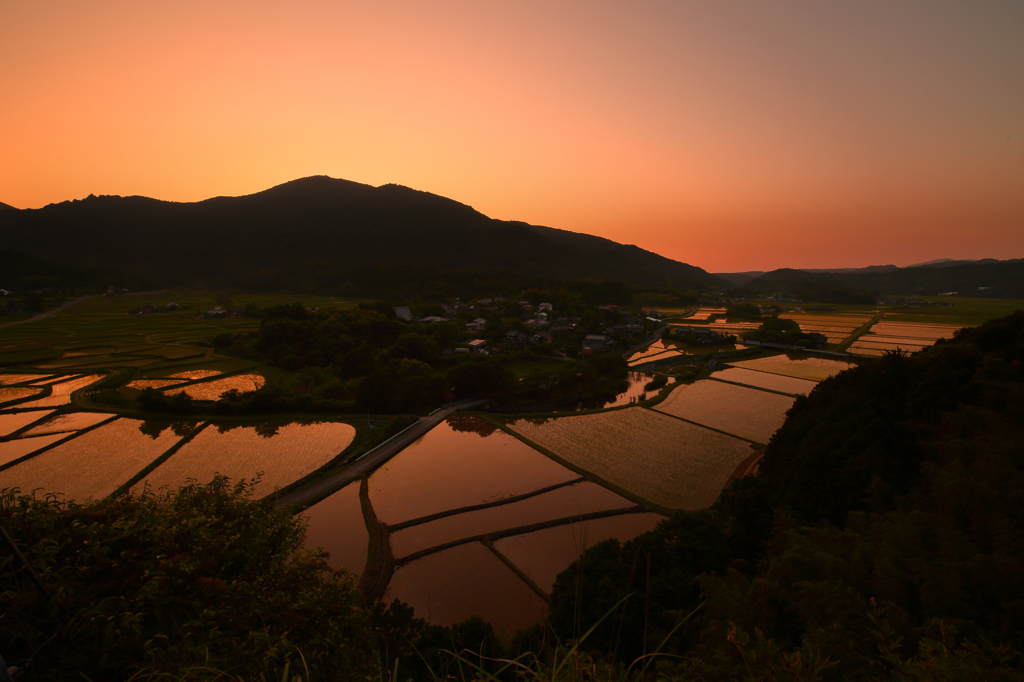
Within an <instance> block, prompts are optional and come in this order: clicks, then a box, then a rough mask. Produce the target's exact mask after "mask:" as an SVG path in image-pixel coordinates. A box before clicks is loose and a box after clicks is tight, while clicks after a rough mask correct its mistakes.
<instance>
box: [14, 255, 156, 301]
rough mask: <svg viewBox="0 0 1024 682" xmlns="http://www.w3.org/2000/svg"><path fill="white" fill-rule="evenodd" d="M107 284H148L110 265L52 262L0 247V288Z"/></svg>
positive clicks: (136, 286)
mask: <svg viewBox="0 0 1024 682" xmlns="http://www.w3.org/2000/svg"><path fill="white" fill-rule="evenodd" d="M110 285H114V286H119V287H129V288H131V289H140V288H149V287H150V286H151V283H150V282H149V281H148V280H146V279H145V278H141V277H126V276H125V275H124V273H121V272H118V271H116V270H114V269H112V268H95V267H88V266H82V265H68V264H65V263H54V262H53V261H49V260H45V259H43V258H37V257H36V256H29V255H26V254H23V253H15V252H13V251H4V250H0V289H7V290H9V291H14V292H15V293H26V292H31V291H36V290H39V289H46V288H49V287H55V288H58V289H62V290H66V291H71V290H75V289H79V288H83V287H85V288H87V289H96V288H104V287H107V286H110Z"/></svg>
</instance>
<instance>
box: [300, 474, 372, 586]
mask: <svg viewBox="0 0 1024 682" xmlns="http://www.w3.org/2000/svg"><path fill="white" fill-rule="evenodd" d="M302 517H303V518H304V519H305V521H306V542H305V545H306V548H307V549H314V548H316V547H321V548H323V549H324V550H325V551H327V552H329V553H330V555H331V556H330V558H329V559H328V560H327V563H328V564H330V566H331V568H333V569H334V570H340V569H345V570H346V571H348V572H349V573H354V574H355V575H356V576H359V575H360V574H362V572H363V568H364V566H365V565H366V553H367V547H368V546H369V541H370V535H369V533H368V532H367V530H366V522H365V521H364V520H363V510H362V507H361V505H360V501H359V481H356V482H355V483H349V484H348V485H347V486H345V487H344V488H342V489H341V490H339V491H338V492H336V493H334V494H333V495H331V496H329V497H327V498H325V499H323V500H321V501H320V502H317V503H316V504H314V505H313V506H312V507H310V508H309V509H307V510H306V511H304V512H302Z"/></svg>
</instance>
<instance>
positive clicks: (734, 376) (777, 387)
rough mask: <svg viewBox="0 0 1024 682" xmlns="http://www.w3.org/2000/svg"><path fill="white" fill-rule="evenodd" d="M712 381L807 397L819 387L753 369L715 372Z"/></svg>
mask: <svg viewBox="0 0 1024 682" xmlns="http://www.w3.org/2000/svg"><path fill="white" fill-rule="evenodd" d="M711 378H712V379H719V380H721V381H730V382H732V383H734V384H744V385H746V386H754V387H756V388H767V389H768V390H770V391H779V392H781V393H789V394H790V395H807V394H809V393H810V392H811V391H812V390H814V387H815V386H817V385H818V382H816V381H809V380H807V379H797V378H795V377H786V376H782V375H781V374H769V373H768V372H757V371H755V370H752V369H743V368H741V367H730V368H729V369H723V370H721V371H718V372H715V373H714V374H712V375H711Z"/></svg>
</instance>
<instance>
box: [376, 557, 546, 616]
mask: <svg viewBox="0 0 1024 682" xmlns="http://www.w3.org/2000/svg"><path fill="white" fill-rule="evenodd" d="M394 599H399V600H401V601H403V602H405V603H406V604H408V605H409V606H412V607H413V609H415V612H416V617H417V618H423V619H424V620H426V621H427V622H428V623H430V624H431V625H453V624H455V623H459V622H461V621H464V620H466V619H467V618H469V617H470V616H480V617H481V618H483V619H484V620H486V621H488V622H490V623H492V624H493V625H494V626H495V628H496V629H499V630H501V631H504V633H505V634H506V635H511V634H512V633H514V632H515V631H516V630H519V629H521V628H525V627H528V626H530V625H533V624H534V623H537V622H539V621H540V620H541V618H542V617H543V615H544V610H545V606H546V604H545V602H544V601H543V600H542V599H541V598H540V597H539V596H538V595H537V594H536V593H535V592H534V591H533V590H532V589H530V588H529V587H528V586H527V584H526V583H525V582H523V581H522V580H521V579H520V578H519V576H517V575H516V574H515V573H514V572H513V571H512V570H511V569H510V568H509V567H508V566H506V565H505V564H504V563H503V562H502V561H501V560H500V559H499V558H498V557H497V556H495V555H494V553H493V552H491V551H490V550H489V549H487V548H486V547H485V546H484V545H482V544H480V543H478V542H473V543H468V544H465V545H459V546H458V547H453V548H451V549H448V550H445V551H443V552H438V553H437V554H431V555H429V556H425V557H423V558H422V559H419V560H417V561H414V562H412V563H410V564H407V565H405V566H401V567H399V568H398V570H396V571H395V575H394V577H392V578H391V582H390V583H389V584H388V588H387V591H386V592H385V595H384V601H385V602H391V601H392V600H394Z"/></svg>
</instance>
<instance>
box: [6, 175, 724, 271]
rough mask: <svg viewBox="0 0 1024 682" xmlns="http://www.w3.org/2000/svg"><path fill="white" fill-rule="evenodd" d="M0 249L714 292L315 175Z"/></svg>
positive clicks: (542, 237)
mask: <svg viewBox="0 0 1024 682" xmlns="http://www.w3.org/2000/svg"><path fill="white" fill-rule="evenodd" d="M0 243H3V244H4V246H5V248H8V249H10V250H13V251H18V252H22V253H26V254H30V255H34V256H39V257H43V258H47V259H50V260H54V261H59V262H64V263H72V264H76V265H84V266H90V267H116V268H118V269H120V270H125V271H127V272H135V273H145V274H146V275H147V276H149V277H151V278H154V279H156V280H159V281H160V282H162V283H164V284H189V285H190V284H203V285H216V286H235V285H239V286H246V285H247V283H248V284H253V283H259V282H262V285H263V286H264V287H266V286H271V287H273V286H285V287H287V286H288V283H289V282H292V283H295V282H296V281H301V282H304V283H305V284H304V286H307V287H308V286H329V285H331V284H332V283H333V284H336V283H337V282H340V281H343V280H344V279H345V278H346V277H349V276H350V275H352V273H355V272H359V271H366V270H375V269H376V270H381V269H383V270H385V271H390V272H402V271H409V270H439V271H445V270H447V271H474V272H495V271H498V272H512V273H517V274H520V275H527V276H535V277H546V278H551V279H584V280H620V281H623V282H626V283H629V284H635V285H644V286H673V287H706V286H709V285H712V286H717V285H724V284H725V283H724V282H722V281H721V280H719V279H718V278H716V277H714V276H713V275H710V274H709V273H707V272H706V271H704V270H702V269H700V268H697V267H694V266H692V265H687V264H685V263H680V262H678V261H674V260H671V259H668V258H664V257H662V256H659V255H657V254H655V253H652V252H650V251H645V250H643V249H640V248H638V247H636V246H631V245H623V244H618V243H616V242H613V241H611V240H608V239H602V238H600V237H594V236H591V235H586V234H579V233H574V232H568V231H565V230H557V229H554V228H550V227H540V226H536V225H527V224H526V223H520V222H507V221H501V220H494V219H491V218H489V217H487V216H485V215H483V214H482V213H480V212H478V211H476V210H474V209H473V208H472V207H470V206H466V205H465V204H461V203H458V202H456V201H453V200H451V199H447V198H445V197H441V196H437V195H435V194H430V193H428V192H420V191H416V190H413V189H410V188H408V187H403V186H400V185H382V186H380V187H373V186H371V185H364V184H360V183H356V182H350V181H347V180H338V179H334V178H329V177H325V176H315V177H310V178H304V179H301V180H295V181H292V182H288V183H285V184H283V185H279V186H277V187H273V188H271V189H268V190H266V191H263V192H258V193H256V194H251V195H248V196H241V197H216V198H213V199H207V200H205V201H199V202H194V203H175V202H168V201H160V200H157V199H150V198H146V197H139V196H131V197H119V196H99V197H96V196H92V195H90V196H89V197H87V198H86V199H83V200H74V201H65V202H62V203H59V204H50V205H49V206H45V207H43V208H40V209H24V210H10V211H0ZM275 282H276V283H277V284H276V285H275V284H274V283H275Z"/></svg>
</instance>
